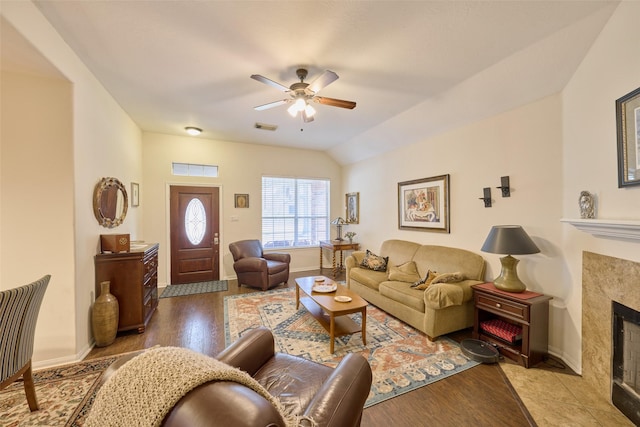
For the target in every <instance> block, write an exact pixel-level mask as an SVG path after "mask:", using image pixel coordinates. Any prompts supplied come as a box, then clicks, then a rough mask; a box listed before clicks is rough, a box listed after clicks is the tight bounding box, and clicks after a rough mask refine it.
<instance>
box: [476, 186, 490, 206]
mask: <svg viewBox="0 0 640 427" xmlns="http://www.w3.org/2000/svg"><path fill="white" fill-rule="evenodd" d="M482 192H483V196H482V197H478V199H480V200H483V201H484V207H485V208H490V207H491V187H485V188H483V189H482Z"/></svg>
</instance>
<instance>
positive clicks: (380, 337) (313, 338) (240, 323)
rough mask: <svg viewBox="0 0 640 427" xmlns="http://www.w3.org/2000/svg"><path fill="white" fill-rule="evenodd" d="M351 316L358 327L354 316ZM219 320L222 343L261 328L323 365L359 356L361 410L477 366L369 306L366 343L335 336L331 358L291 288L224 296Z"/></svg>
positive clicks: (286, 349) (324, 336)
mask: <svg viewBox="0 0 640 427" xmlns="http://www.w3.org/2000/svg"><path fill="white" fill-rule="evenodd" d="M351 317H352V319H353V320H354V321H355V322H356V323H358V324H361V316H360V314H359V313H358V314H354V315H351ZM224 321H225V339H226V344H227V345H229V343H231V342H233V341H235V340H236V339H238V338H239V337H240V336H241V335H242V333H243V332H245V331H247V330H249V329H253V328H256V327H258V326H261V325H263V326H266V327H267V328H269V329H270V330H271V331H272V332H273V335H274V339H275V343H276V349H277V351H280V352H283V353H289V354H292V355H296V356H301V357H304V358H306V359H309V360H313V361H316V362H319V363H323V364H325V365H327V366H331V367H335V366H337V365H338V363H339V362H340V360H342V358H343V357H344V356H345V355H346V354H347V353H360V354H362V355H363V356H364V357H365V358H366V359H367V360H368V361H369V364H370V365H371V369H372V371H373V384H372V386H371V392H370V394H369V397H368V398H367V402H366V403H365V408H366V407H369V406H372V405H375V404H376V403H380V402H382V401H384V400H387V399H390V398H392V397H396V396H399V395H401V394H404V393H407V392H409V391H412V390H415V389H417V388H420V387H423V386H426V385H428V384H431V383H433V382H435V381H439V380H441V379H444V378H447V377H449V376H451V375H454V374H457V373H459V372H462V371H464V370H466V369H469V368H471V367H473V366H476V365H478V363H477V362H474V361H472V360H469V359H468V358H467V357H465V356H464V354H462V352H461V351H460V347H459V346H458V344H457V343H456V342H455V341H452V340H450V339H449V338H447V337H440V338H439V339H438V340H436V341H435V342H432V341H429V339H428V338H427V337H426V335H425V334H423V333H421V332H419V331H417V330H415V329H413V328H412V327H410V326H408V325H406V324H404V323H403V322H401V321H399V320H397V319H395V318H394V317H392V316H390V315H388V314H386V313H385V312H383V311H382V310H380V309H378V308H376V307H374V306H372V305H371V304H370V305H369V306H368V307H367V345H366V346H365V345H363V344H362V335H361V334H360V333H356V334H353V335H348V336H344V337H340V338H336V343H335V353H334V354H330V353H329V336H328V333H327V332H326V331H325V329H324V328H323V327H322V326H321V325H320V324H319V323H318V322H317V321H316V320H315V319H314V318H313V317H312V316H311V315H310V314H309V313H308V312H307V311H306V309H305V308H304V306H303V305H302V304H301V305H300V309H299V310H296V303H295V290H294V289H292V288H287V289H278V290H274V291H268V292H259V293H258V292H256V293H251V294H244V295H234V296H227V297H225V298H224Z"/></svg>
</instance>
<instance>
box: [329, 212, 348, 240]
mask: <svg viewBox="0 0 640 427" xmlns="http://www.w3.org/2000/svg"><path fill="white" fill-rule="evenodd" d="M331 224H332V225H335V226H336V228H337V229H338V237H336V238H335V239H334V240H338V241H342V240H344V239H343V238H342V226H343V225H346V224H347V221H345V220H344V218H342V217H341V216H339V217H338V218H336V219H334V220H333V221H331Z"/></svg>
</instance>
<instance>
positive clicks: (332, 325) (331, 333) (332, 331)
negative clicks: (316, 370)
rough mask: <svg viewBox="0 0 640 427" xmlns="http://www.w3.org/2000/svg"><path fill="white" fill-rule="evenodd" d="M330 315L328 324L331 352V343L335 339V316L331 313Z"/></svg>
mask: <svg viewBox="0 0 640 427" xmlns="http://www.w3.org/2000/svg"><path fill="white" fill-rule="evenodd" d="M329 317H330V319H331V320H330V326H329V340H330V341H329V351H330V352H331V354H333V344H334V341H335V336H336V335H335V334H336V317H335V316H334V315H333V313H331V315H330V316H329Z"/></svg>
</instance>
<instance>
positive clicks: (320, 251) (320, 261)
mask: <svg viewBox="0 0 640 427" xmlns="http://www.w3.org/2000/svg"><path fill="white" fill-rule="evenodd" d="M320 270H322V246H320Z"/></svg>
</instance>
